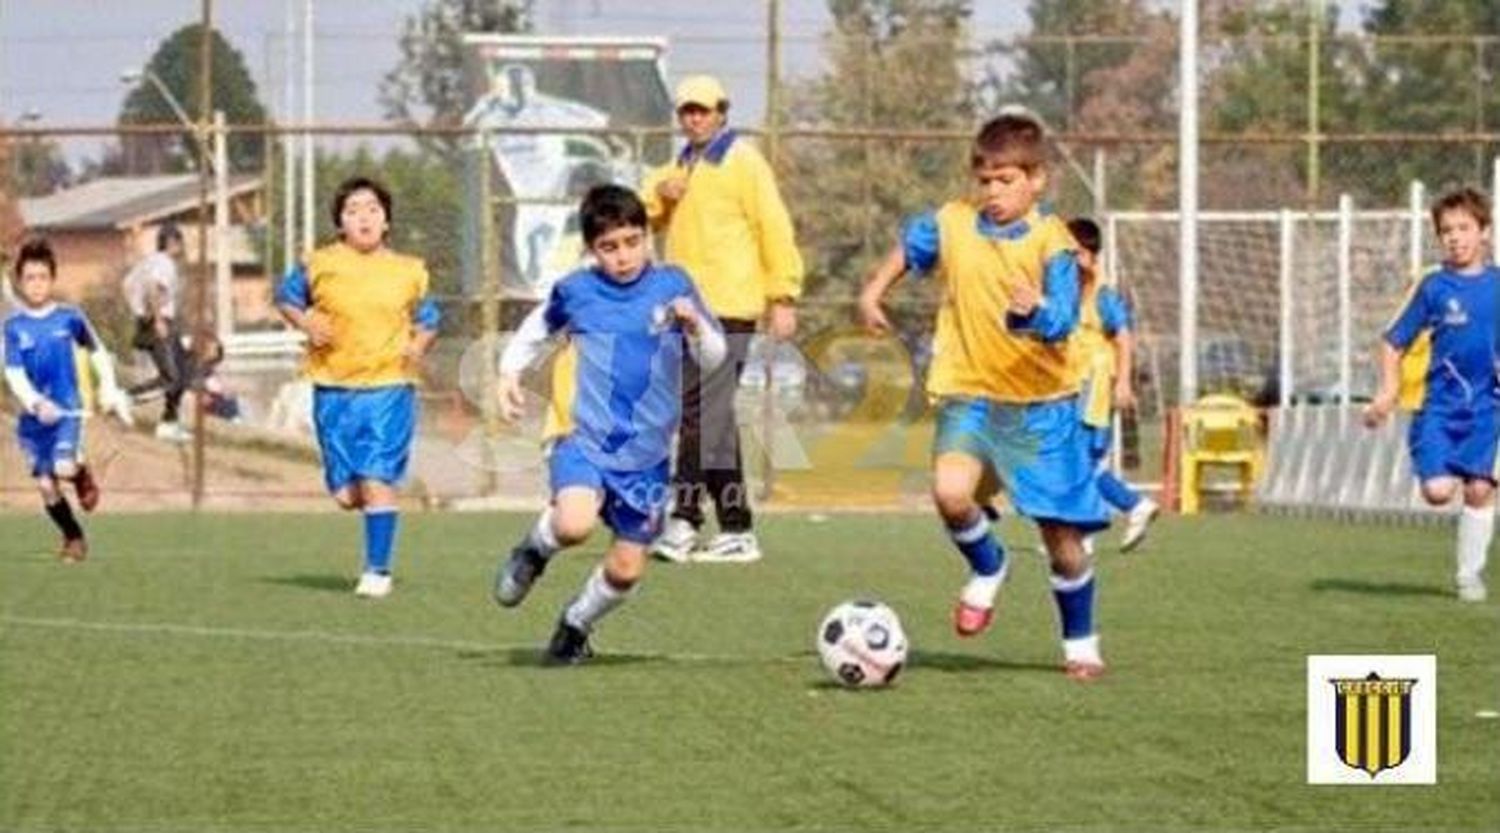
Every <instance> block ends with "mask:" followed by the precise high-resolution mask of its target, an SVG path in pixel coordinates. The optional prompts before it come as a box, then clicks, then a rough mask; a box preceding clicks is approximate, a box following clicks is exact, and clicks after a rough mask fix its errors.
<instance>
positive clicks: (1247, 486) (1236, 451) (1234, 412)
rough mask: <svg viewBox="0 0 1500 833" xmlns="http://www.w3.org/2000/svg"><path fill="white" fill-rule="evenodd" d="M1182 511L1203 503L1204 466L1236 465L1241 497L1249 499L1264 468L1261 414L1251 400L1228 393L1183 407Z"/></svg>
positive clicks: (1185, 511)
mask: <svg viewBox="0 0 1500 833" xmlns="http://www.w3.org/2000/svg"><path fill="white" fill-rule="evenodd" d="M1180 459H1181V460H1182V466H1181V475H1180V476H1181V480H1180V483H1181V489H1180V491H1179V495H1180V496H1181V498H1180V499H1181V511H1182V514H1184V515H1191V514H1194V513H1196V512H1198V510H1199V508H1200V507H1201V505H1202V489H1203V467H1204V466H1208V465H1218V466H1231V467H1234V468H1235V470H1236V472H1237V475H1238V481H1239V490H1240V497H1241V500H1243V501H1245V502H1246V503H1248V502H1249V500H1250V496H1251V495H1252V494H1254V490H1255V481H1256V479H1257V478H1259V477H1260V473H1261V471H1262V470H1263V469H1264V468H1265V444H1264V441H1263V439H1262V437H1261V430H1260V414H1259V413H1257V412H1256V410H1255V408H1254V407H1252V406H1251V405H1250V403H1249V402H1246V401H1245V400H1243V399H1241V398H1239V397H1237V396H1230V395H1228V394H1213V395H1210V396H1205V397H1203V398H1201V399H1199V400H1198V401H1197V402H1196V403H1194V404H1193V405H1191V406H1189V407H1187V408H1184V409H1183V411H1182V457H1181V458H1180Z"/></svg>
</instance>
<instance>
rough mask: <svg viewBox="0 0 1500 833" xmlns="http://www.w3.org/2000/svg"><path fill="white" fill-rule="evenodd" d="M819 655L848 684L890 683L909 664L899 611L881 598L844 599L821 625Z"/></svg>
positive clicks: (835, 675)
mask: <svg viewBox="0 0 1500 833" xmlns="http://www.w3.org/2000/svg"><path fill="white" fill-rule="evenodd" d="M818 656H819V657H821V658H822V660H823V667H824V668H826V669H828V673H829V674H832V675H833V678H834V679H835V680H838V681H839V682H840V683H842V684H843V685H845V686H848V687H850V688H877V687H879V686H886V685H890V684H891V683H893V682H895V681H896V676H897V675H898V674H900V673H901V669H902V667H904V666H905V665H906V630H905V629H904V628H902V627H901V618H900V617H898V616H897V615H896V611H894V610H891V609H890V608H889V607H888V606H886V605H884V604H881V603H880V602H872V601H852V602H844V603H843V604H841V605H839V606H837V607H835V608H834V609H833V610H831V611H829V612H828V615H827V616H825V617H823V624H821V625H819V626H818Z"/></svg>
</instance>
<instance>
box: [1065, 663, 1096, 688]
mask: <svg viewBox="0 0 1500 833" xmlns="http://www.w3.org/2000/svg"><path fill="white" fill-rule="evenodd" d="M1104 671H1105V665H1104V661H1103V660H1100V661H1098V662H1093V661H1085V660H1076V659H1070V660H1068V661H1067V662H1065V663H1063V673H1064V674H1066V675H1067V676H1068V679H1070V680H1075V681H1077V682H1080V683H1091V682H1094V681H1095V680H1097V679H1099V678H1100V677H1103V676H1104Z"/></svg>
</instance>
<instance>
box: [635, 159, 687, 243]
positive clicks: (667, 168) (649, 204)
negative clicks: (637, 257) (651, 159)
mask: <svg viewBox="0 0 1500 833" xmlns="http://www.w3.org/2000/svg"><path fill="white" fill-rule="evenodd" d="M683 176H684V175H683V172H682V170H681V169H679V168H678V167H677V165H676V164H672V163H669V164H666V165H663V166H661V167H659V168H654V169H652V170H651V171H650V172H649V173H647V174H646V178H645V180H644V181H642V182H641V202H643V203H645V204H646V220H647V222H649V223H650V224H651V230H652V231H661V230H662V229H664V228H666V227H667V223H668V222H670V221H671V219H672V209H674V208H676V207H677V200H679V199H681V198H682V194H681V190H682V189H681V187H680V186H674V185H671V184H669V183H672V182H673V181H675V180H679V179H681V178H683ZM663 192H665V193H663ZM673 194H675V196H673V197H672V198H671V199H668V195H673Z"/></svg>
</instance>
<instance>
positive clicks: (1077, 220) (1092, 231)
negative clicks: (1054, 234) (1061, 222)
mask: <svg viewBox="0 0 1500 833" xmlns="http://www.w3.org/2000/svg"><path fill="white" fill-rule="evenodd" d="M1068 233H1069V234H1071V235H1073V239H1074V240H1076V241H1077V242H1078V245H1079V246H1082V247H1083V248H1084V249H1085V250H1087V251H1088V253H1089V254H1093V255H1097V254H1099V249H1100V247H1102V246H1103V245H1104V235H1103V234H1102V233H1101V232H1100V231H1099V224H1098V223H1096V222H1094V221H1093V220H1090V219H1089V218H1087V217H1074V218H1073V219H1071V220H1069V221H1068Z"/></svg>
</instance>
